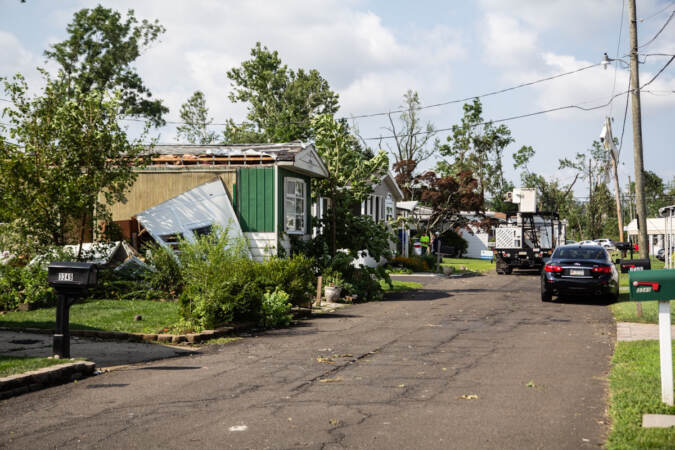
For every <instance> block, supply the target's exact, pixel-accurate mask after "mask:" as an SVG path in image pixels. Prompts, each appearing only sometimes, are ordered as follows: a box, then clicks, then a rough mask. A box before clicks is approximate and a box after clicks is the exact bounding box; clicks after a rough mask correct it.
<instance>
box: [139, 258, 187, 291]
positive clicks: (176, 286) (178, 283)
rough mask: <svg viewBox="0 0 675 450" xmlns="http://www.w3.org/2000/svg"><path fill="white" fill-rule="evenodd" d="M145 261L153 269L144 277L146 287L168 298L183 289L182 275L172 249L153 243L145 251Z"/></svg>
mask: <svg viewBox="0 0 675 450" xmlns="http://www.w3.org/2000/svg"><path fill="white" fill-rule="evenodd" d="M146 256H147V262H148V264H150V266H152V268H153V269H154V270H151V271H148V272H147V273H146V274H145V276H144V278H145V281H146V282H147V284H148V287H149V288H150V289H152V290H155V291H159V292H162V293H164V294H166V295H168V296H169V298H176V297H177V296H178V295H180V293H181V291H182V289H183V275H182V272H181V267H180V265H179V263H178V259H177V258H176V255H175V254H174V253H173V251H172V250H171V249H169V248H167V247H163V246H161V245H153V246H151V247H150V248H149V249H148V251H147V252H146Z"/></svg>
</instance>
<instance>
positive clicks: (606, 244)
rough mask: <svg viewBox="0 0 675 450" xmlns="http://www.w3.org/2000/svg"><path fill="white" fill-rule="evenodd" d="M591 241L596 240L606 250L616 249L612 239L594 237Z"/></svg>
mask: <svg viewBox="0 0 675 450" xmlns="http://www.w3.org/2000/svg"><path fill="white" fill-rule="evenodd" d="M593 242H597V243H598V244H600V245H602V246H603V247H604V248H605V250H607V251H608V252H613V251H614V250H616V246H615V245H614V241H612V240H611V239H596V240H595V241H593Z"/></svg>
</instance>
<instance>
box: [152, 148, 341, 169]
mask: <svg viewBox="0 0 675 450" xmlns="http://www.w3.org/2000/svg"><path fill="white" fill-rule="evenodd" d="M144 154H145V155H146V156H150V157H151V158H150V159H151V161H150V166H192V165H211V166H215V165H239V166H241V165H265V164H267V165H274V164H276V165H281V166H293V167H294V168H295V169H296V170H299V171H301V172H306V173H307V174H309V175H313V176H319V177H326V176H328V170H327V169H326V166H325V164H324V163H323V161H322V160H321V157H320V156H319V154H318V153H317V151H316V148H315V147H314V145H313V144H311V143H303V142H299V141H298V142H288V143H278V144H236V145H185V144H176V145H173V144H161V145H154V146H152V147H148V148H147V150H146V151H145V152H144Z"/></svg>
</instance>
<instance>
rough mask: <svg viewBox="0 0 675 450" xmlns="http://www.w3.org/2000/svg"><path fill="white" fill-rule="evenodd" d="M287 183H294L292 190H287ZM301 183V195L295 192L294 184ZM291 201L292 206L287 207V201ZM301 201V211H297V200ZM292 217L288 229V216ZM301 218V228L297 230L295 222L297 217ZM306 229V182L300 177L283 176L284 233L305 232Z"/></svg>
mask: <svg viewBox="0 0 675 450" xmlns="http://www.w3.org/2000/svg"><path fill="white" fill-rule="evenodd" d="M289 183H294V185H293V186H294V187H293V192H288V191H289V190H288V185H289ZM297 184H301V185H302V196H299V195H297V194H296V185H297ZM288 201H291V202H293V207H292V208H289V207H287V202H288ZM299 201H300V202H302V203H301V204H302V213H297V212H296V210H297V206H298V203H297V202H299ZM291 216H292V217H293V225H294V226H293V229H290V228H289V226H288V224H289V218H290V217H291ZM299 217H300V218H302V229H301V230H298V229H297V227H296V226H295V224H296V223H297V220H298V218H299ZM305 230H307V182H305V180H303V179H301V178H292V177H285V178H284V231H285V232H286V234H305V232H306V231H305Z"/></svg>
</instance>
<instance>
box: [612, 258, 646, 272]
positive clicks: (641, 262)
mask: <svg viewBox="0 0 675 450" xmlns="http://www.w3.org/2000/svg"><path fill="white" fill-rule="evenodd" d="M619 266H620V267H621V273H628V272H636V271H639V270H651V268H652V262H651V261H650V260H649V259H622V260H621V261H620V262H619Z"/></svg>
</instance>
